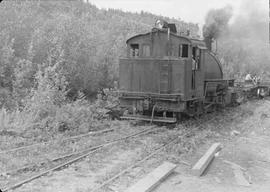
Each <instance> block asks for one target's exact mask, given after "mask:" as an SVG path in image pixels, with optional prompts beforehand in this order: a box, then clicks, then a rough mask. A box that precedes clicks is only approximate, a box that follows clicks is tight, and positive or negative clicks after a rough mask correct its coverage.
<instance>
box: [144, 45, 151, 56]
mask: <svg viewBox="0 0 270 192" xmlns="http://www.w3.org/2000/svg"><path fill="white" fill-rule="evenodd" d="M143 56H144V57H150V46H149V45H143Z"/></svg>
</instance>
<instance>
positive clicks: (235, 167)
mask: <svg viewBox="0 0 270 192" xmlns="http://www.w3.org/2000/svg"><path fill="white" fill-rule="evenodd" d="M212 115H213V114H212ZM213 116H215V114H214V115H213ZM126 123H127V122H119V125H120V124H121V127H124V128H125V129H126V130H129V131H130V130H132V129H136V126H132V125H130V124H126ZM203 123H205V125H204V124H203ZM202 125H203V126H202V127H201V129H198V128H196V129H194V130H192V129H191V130H187V129H184V128H183V126H182V125H178V126H177V127H176V128H175V129H166V128H164V129H159V131H156V132H155V133H153V134H146V135H144V136H142V137H140V138H139V139H134V140H126V141H124V142H121V143H119V144H116V145H113V146H111V147H108V148H106V149H103V150H102V151H100V152H99V153H96V154H93V155H91V156H89V157H87V158H86V159H84V160H82V161H79V162H77V163H75V164H72V165H71V166H69V167H68V168H65V169H62V170H60V171H56V172H53V173H50V174H48V175H46V176H43V177H41V178H39V179H36V180H34V181H32V182H30V183H28V184H25V185H23V186H21V187H19V188H17V189H16V190H15V191H16V192H19V191H20V192H31V191H33V192H36V191H38V192H39V191H42V192H47V191H48V192H49V191H50V192H52V191H53V192H62V191H63V192H64V191H69V192H86V191H91V190H92V189H93V188H95V187H96V186H99V184H101V183H102V182H104V181H106V180H107V179H109V178H111V177H112V176H114V175H116V174H117V173H119V172H121V171H122V170H124V169H125V168H127V167H129V166H130V165H132V164H134V163H135V162H137V161H139V160H141V159H143V158H144V157H145V156H147V155H149V154H150V153H151V152H152V151H153V149H154V148H156V147H158V146H160V145H161V144H163V143H166V142H167V141H168V140H170V139H172V138H173V137H174V136H175V135H176V134H181V133H183V134H184V135H185V137H183V139H182V140H181V141H179V142H177V143H176V144H175V145H173V146H170V147H169V148H166V150H164V151H163V152H161V153H159V154H158V155H156V156H154V157H153V158H151V159H149V160H147V161H145V162H144V163H142V164H141V165H140V166H136V167H135V168H134V169H132V171H130V172H127V173H126V174H124V175H122V176H121V177H120V178H117V179H116V180H115V181H113V182H111V183H110V184H109V185H108V186H106V187H105V188H102V189H101V190H98V191H106V192H107V191H108V192H121V191H124V190H125V189H126V188H127V187H129V186H131V185H132V184H134V183H135V182H136V181H138V180H139V179H141V178H143V177H144V176H145V175H147V174H148V173H149V172H150V171H152V170H153V169H154V168H156V167H158V166H159V165H160V164H161V163H162V162H164V161H170V162H172V163H175V164H177V165H178V167H177V169H176V170H175V172H174V173H173V174H172V175H171V176H170V177H168V178H167V179H166V180H165V181H164V182H162V183H161V184H160V185H159V186H158V187H157V188H156V189H155V190H154V191H155V192H164V191H166V192H167V191H170V192H178V191H187V192H204V191H205V192H206V191H207V192H208V191H221V192H222V191H269V190H270V182H268V181H269V179H270V148H269V147H268V146H269V144H270V139H269V138H270V130H269V129H270V128H269V127H270V101H268V100H259V101H250V102H248V103H245V104H243V105H241V106H239V107H236V108H233V109H231V110H228V111H224V112H221V113H218V115H217V119H215V121H212V122H211V123H207V122H206V121H204V119H202ZM147 126H149V125H146V126H143V128H147ZM141 128H142V127H141V126H140V129H141ZM125 129H123V130H121V131H125ZM135 131H136V130H135ZM127 134H128V133H127ZM214 142H220V143H221V144H222V147H223V148H222V150H221V151H220V153H219V154H218V156H217V157H216V158H215V159H214V161H213V162H212V163H211V166H210V167H209V169H208V170H207V171H206V173H205V174H204V175H203V176H202V177H197V176H193V175H192V174H191V171H190V169H191V167H192V165H194V164H195V162H196V161H197V160H198V159H199V158H200V157H201V156H202V155H203V154H204V153H205V151H206V150H207V149H208V148H209V147H210V146H211V144H213V143H214ZM183 162H187V163H186V164H185V163H183ZM188 164H190V165H188Z"/></svg>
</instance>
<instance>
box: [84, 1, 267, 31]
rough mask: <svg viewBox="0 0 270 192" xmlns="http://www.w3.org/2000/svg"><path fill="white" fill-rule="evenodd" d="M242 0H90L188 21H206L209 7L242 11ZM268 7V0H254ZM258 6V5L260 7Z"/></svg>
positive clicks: (102, 5) (102, 4)
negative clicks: (225, 7) (229, 6)
mask: <svg viewBox="0 0 270 192" xmlns="http://www.w3.org/2000/svg"><path fill="white" fill-rule="evenodd" d="M242 1H246V0H89V2H91V3H92V4H94V5H96V6H97V7H99V8H115V9H121V10H123V11H131V12H140V11H141V10H143V11H147V12H151V13H154V14H157V15H162V16H168V17H174V18H177V19H178V18H180V19H182V20H184V21H186V22H195V23H199V24H200V26H201V25H202V24H203V22H204V17H205V15H206V13H207V11H208V10H209V9H212V8H221V7H224V6H226V5H231V6H232V7H233V9H234V15H237V14H239V13H241V11H243V10H241V8H240V7H241V4H242ZM254 1H256V2H258V4H261V5H260V6H262V5H263V6H264V7H266V8H267V9H268V0H254ZM260 6H258V7H260Z"/></svg>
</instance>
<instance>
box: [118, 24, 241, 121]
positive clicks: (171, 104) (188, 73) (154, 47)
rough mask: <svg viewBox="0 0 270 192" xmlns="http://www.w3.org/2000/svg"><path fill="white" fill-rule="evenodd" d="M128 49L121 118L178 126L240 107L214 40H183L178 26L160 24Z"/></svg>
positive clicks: (121, 89) (129, 42) (122, 77)
mask: <svg viewBox="0 0 270 192" xmlns="http://www.w3.org/2000/svg"><path fill="white" fill-rule="evenodd" d="M126 44H127V50H126V57H125V58H120V59H119V70H120V72H119V75H120V80H119V94H120V96H119V98H120V107H121V108H122V109H124V111H125V112H124V113H123V116H122V117H121V118H122V119H136V120H146V121H151V122H166V123H175V122H177V121H178V120H181V117H182V116H183V115H188V116H196V115H200V114H202V113H205V112H208V111H213V110H215V109H216V108H217V107H219V106H226V105H229V104H232V103H233V102H235V100H236V94H237V93H236V91H235V89H234V80H233V79H224V78H223V71H222V68H221V63H220V61H219V59H218V58H217V57H216V56H215V54H214V53H213V52H212V51H211V50H210V49H209V48H208V47H209V45H211V43H209V41H208V42H205V40H201V39H195V38H192V37H191V36H190V35H189V34H185V35H183V34H182V35H179V34H177V31H176V26H175V24H170V23H167V22H165V21H162V20H158V21H157V22H156V24H155V27H154V28H152V30H151V31H150V32H148V33H145V34H139V35H136V36H133V37H131V38H129V39H128V40H127V41H126ZM207 45H208V47H207Z"/></svg>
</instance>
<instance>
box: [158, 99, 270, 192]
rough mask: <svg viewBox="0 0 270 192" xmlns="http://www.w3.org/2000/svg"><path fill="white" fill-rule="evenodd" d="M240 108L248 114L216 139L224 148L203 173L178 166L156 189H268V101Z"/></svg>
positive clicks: (174, 191)
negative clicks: (198, 175)
mask: <svg viewBox="0 0 270 192" xmlns="http://www.w3.org/2000/svg"><path fill="white" fill-rule="evenodd" d="M240 108H241V109H242V110H246V111H250V112H251V113H249V115H248V116H244V117H243V118H242V119H241V120H240V121H238V122H233V123H232V124H231V125H232V126H231V127H228V128H227V136H226V132H225V133H223V134H224V136H223V137H220V138H218V139H217V141H218V142H221V143H222V146H223V149H222V150H221V151H220V153H219V155H218V156H217V157H216V158H215V159H214V161H213V162H212V164H211V165H210V166H209V168H208V170H206V173H204V175H203V176H201V177H197V176H194V175H192V173H191V171H190V167H184V166H178V168H177V169H176V171H175V173H174V174H173V175H171V176H170V177H169V178H168V179H166V181H164V182H163V183H162V184H161V185H160V186H159V187H158V188H156V190H155V192H164V191H170V192H179V191H186V192H209V191H215V192H223V191H224V192H225V191H226V192H227V191H232V192H233V191H237V192H238V191H240V192H242V191H243V192H244V191H245V192H246V191H247V192H248V191H252V192H254V191H258V192H263V191H265V192H266V191H267V192H268V191H270V182H269V181H270V148H269V146H270V101H268V100H262V101H258V102H249V103H247V104H245V105H243V106H241V107H240ZM210 144H211V142H209V143H208V144H206V145H205V146H203V147H201V148H200V149H199V150H198V152H197V153H196V154H194V155H192V156H190V157H189V158H190V159H189V160H190V162H192V163H193V164H194V163H195V162H196V161H197V160H198V159H199V158H200V156H202V155H203V153H204V152H205V151H206V150H207V149H208V148H209V146H210ZM239 166H240V167H239Z"/></svg>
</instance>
